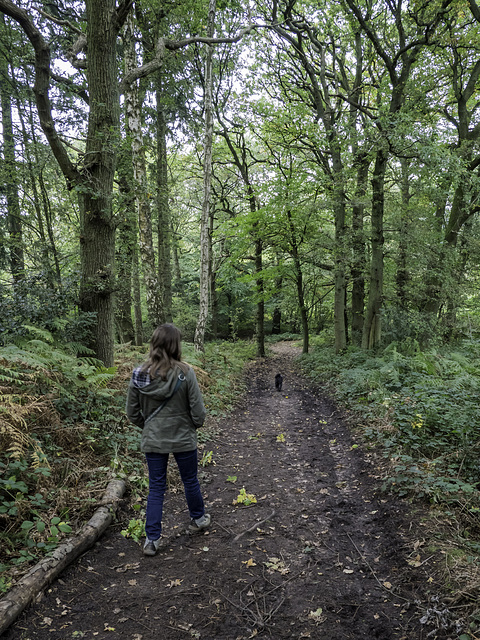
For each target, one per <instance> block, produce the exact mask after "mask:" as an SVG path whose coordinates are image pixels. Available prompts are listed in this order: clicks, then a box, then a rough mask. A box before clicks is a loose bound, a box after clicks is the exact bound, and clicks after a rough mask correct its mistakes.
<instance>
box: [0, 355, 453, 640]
mask: <svg viewBox="0 0 480 640" xmlns="http://www.w3.org/2000/svg"><path fill="white" fill-rule="evenodd" d="M292 363H293V354H292V349H291V348H290V347H288V346H285V345H283V346H282V345H277V347H276V348H275V355H274V356H273V357H271V358H268V359H267V360H265V361H263V362H257V363H255V364H254V365H252V366H251V368H250V381H249V389H248V392H247V394H246V396H245V397H244V398H242V399H241V401H240V404H239V406H238V407H237V408H236V410H235V411H234V413H233V415H232V416H231V417H230V418H229V419H227V420H225V421H224V422H223V423H222V424H221V433H220V435H219V437H218V441H216V442H215V443H209V444H208V445H207V446H208V448H209V449H210V448H211V449H212V451H213V458H214V461H215V463H216V464H215V465H210V466H208V467H206V468H205V471H204V472H203V479H202V484H203V487H204V494H205V498H206V502H207V504H208V509H209V511H210V513H211V514H212V518H213V523H212V527H211V529H210V531H209V532H208V533H205V534H203V535H202V534H200V535H196V536H189V535H187V534H186V533H185V525H186V523H187V514H186V511H185V504H184V498H183V495H182V492H181V491H180V490H173V491H171V492H169V494H168V497H167V500H166V505H165V518H164V535H165V536H166V539H167V543H168V544H167V546H166V548H165V550H164V551H163V552H162V553H160V554H159V555H157V556H156V557H154V558H145V557H143V555H142V554H141V550H140V547H139V546H138V545H137V544H136V543H135V542H133V541H132V540H131V539H125V538H123V537H122V536H121V535H120V530H121V529H122V528H124V527H125V524H126V522H128V520H129V518H132V517H136V516H135V514H134V513H133V512H130V513H123V514H122V521H121V522H119V523H118V524H117V525H115V526H112V527H111V528H110V529H109V531H108V533H107V534H106V535H105V536H104V537H103V538H102V539H101V541H100V542H99V543H97V545H96V546H95V547H94V548H93V549H92V550H91V551H90V552H88V553H86V554H85V555H84V556H83V557H82V558H81V559H80V561H79V562H78V563H76V564H75V565H74V566H73V567H71V568H70V569H69V570H67V571H66V572H65V573H64V574H63V576H62V578H61V579H60V580H58V581H57V582H55V584H54V585H52V587H51V589H50V590H49V591H48V592H47V593H46V594H45V596H44V597H43V599H42V600H41V601H40V602H39V603H37V604H36V605H34V606H32V607H30V608H29V609H28V611H27V612H25V614H23V615H22V616H21V618H20V619H19V620H18V621H17V622H16V623H15V624H14V625H13V626H12V627H11V628H10V629H9V631H8V632H7V633H6V634H5V636H4V638H5V640H46V639H47V638H48V639H49V640H57V639H62V640H63V639H66V638H85V639H86V640H95V639H97V640H107V639H108V640H115V639H116V638H122V639H128V640H158V639H162V640H177V639H178V640H180V639H181V640H185V639H188V638H201V639H203V640H210V639H213V638H215V639H220V640H247V639H249V638H255V637H258V638H260V637H261V638H271V639H273V640H281V639H283V638H285V639H287V638H288V639H297V638H298V639H300V638H313V639H319V640H320V639H322V640H323V639H325V640H340V639H341V640H348V639H350V638H351V639H356V640H359V639H361V638H365V639H368V640H373V639H375V638H378V639H383V640H387V639H388V640H392V639H398V640H400V639H401V638H403V639H405V640H407V639H408V640H410V639H419V638H427V637H429V638H441V637H445V638H446V637H448V636H447V635H445V636H442V635H437V634H436V633H435V632H433V634H431V635H430V634H429V632H431V631H432V628H431V627H430V628H426V626H425V625H422V624H421V623H420V618H421V616H422V614H424V613H425V610H424V609H425V607H426V604H425V603H426V601H427V598H426V595H425V594H424V593H423V589H424V588H426V587H425V585H426V584H427V575H428V573H427V570H426V569H425V568H424V567H419V568H417V569H415V568H412V567H410V566H409V565H408V564H407V560H408V558H409V557H411V554H412V552H413V550H414V549H413V546H412V544H413V541H414V539H415V538H414V537H413V538H412V535H413V534H412V530H411V527H412V523H411V521H410V518H409V516H408V512H407V511H406V510H405V508H404V507H403V506H402V505H401V504H396V503H395V502H393V501H392V500H391V499H389V498H388V497H386V496H383V495H381V494H377V493H376V491H377V489H378V480H377V478H376V477H375V471H374V469H373V467H371V465H370V464H369V462H368V461H367V460H366V459H365V455H364V453H362V451H361V448H360V447H359V448H355V447H354V448H352V445H353V444H354V443H353V442H352V438H351V435H350V432H349V430H348V428H347V427H346V425H345V421H344V420H343V419H342V416H341V414H340V413H339V412H338V411H337V410H336V409H335V406H334V405H333V404H332V403H331V401H330V400H328V399H327V398H326V397H323V396H322V394H321V391H319V390H315V389H313V388H312V387H311V386H309V384H308V383H307V382H306V381H305V379H304V378H302V377H301V376H299V375H298V373H296V372H295V370H294V369H293V364H292ZM277 371H281V372H282V373H283V376H284V385H283V391H282V392H281V393H279V392H277V391H275V388H274V375H275V373H277ZM233 476H237V480H236V482H232V481H231V480H232V479H233V478H232V477H233ZM229 477H230V480H227V478H229ZM242 487H245V489H246V491H247V493H252V494H254V495H255V497H256V498H257V503H256V504H253V505H251V506H235V505H233V504H232V502H233V500H234V499H235V498H236V497H237V496H238V495H239V492H240V490H241V489H242ZM422 603H423V605H422Z"/></svg>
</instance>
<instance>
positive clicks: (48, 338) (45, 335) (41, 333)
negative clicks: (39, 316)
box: [22, 324, 54, 344]
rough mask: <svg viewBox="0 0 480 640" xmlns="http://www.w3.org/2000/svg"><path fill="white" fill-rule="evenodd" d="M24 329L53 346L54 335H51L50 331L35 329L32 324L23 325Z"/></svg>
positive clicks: (40, 328)
mask: <svg viewBox="0 0 480 640" xmlns="http://www.w3.org/2000/svg"><path fill="white" fill-rule="evenodd" d="M22 327H23V328H24V329H27V331H29V332H30V333H31V334H33V335H34V336H38V338H39V339H40V340H42V341H43V342H49V343H50V344H52V343H53V341H54V340H53V336H52V334H51V333H50V331H47V329H43V328H42V327H34V326H33V325H31V324H23V325H22Z"/></svg>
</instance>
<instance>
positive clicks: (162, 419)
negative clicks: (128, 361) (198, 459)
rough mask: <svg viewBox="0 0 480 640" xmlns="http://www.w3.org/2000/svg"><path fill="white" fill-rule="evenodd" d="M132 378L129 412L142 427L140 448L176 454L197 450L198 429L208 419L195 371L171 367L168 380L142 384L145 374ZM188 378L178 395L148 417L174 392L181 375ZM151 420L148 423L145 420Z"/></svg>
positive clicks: (156, 380) (128, 404)
mask: <svg viewBox="0 0 480 640" xmlns="http://www.w3.org/2000/svg"><path fill="white" fill-rule="evenodd" d="M138 371H139V369H135V371H134V374H133V375H132V378H131V380H130V384H129V387H128V393H127V405H126V413H127V416H128V418H129V420H130V421H131V422H133V424H136V425H137V426H139V427H141V428H142V437H141V444H140V448H141V450H142V451H143V452H144V453H174V452H180V451H193V450H194V449H196V448H197V432H196V430H197V429H198V428H199V427H201V426H202V425H203V422H204V420H205V415H206V411H205V405H204V403H203V398H202V393H201V391H200V388H199V386H198V382H197V378H196V376H195V371H194V370H193V369H192V368H191V367H188V371H187V373H185V374H184V373H183V371H182V370H181V369H180V367H178V366H177V367H175V368H174V369H170V371H169V372H168V374H167V379H166V380H164V379H162V378H160V376H159V377H157V378H153V379H151V380H150V379H149V377H148V376H145V374H143V378H144V379H145V377H146V378H147V383H146V384H142V382H143V381H144V380H143V381H142V375H141V374H140V375H135V374H136V373H137V372H138ZM179 376H181V377H182V378H184V379H183V380H182V381H181V383H180V385H179V386H178V388H177V391H176V392H175V393H174V395H173V396H172V397H171V398H170V399H169V400H168V401H167V403H166V404H165V406H164V407H162V409H160V411H159V412H158V413H157V414H156V415H155V416H153V417H152V418H151V419H150V420H148V416H150V415H151V414H152V413H153V412H154V411H155V409H157V408H158V407H159V405H161V404H162V402H163V401H164V400H165V399H166V398H168V397H169V396H171V395H172V393H173V391H174V389H175V385H176V384H177V380H178V377H179ZM146 419H147V423H146V424H145V420H146Z"/></svg>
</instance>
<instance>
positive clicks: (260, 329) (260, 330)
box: [255, 223, 265, 358]
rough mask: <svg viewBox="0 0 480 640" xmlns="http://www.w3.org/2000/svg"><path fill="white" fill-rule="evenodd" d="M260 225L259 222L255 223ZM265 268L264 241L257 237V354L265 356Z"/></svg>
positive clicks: (261, 356)
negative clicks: (263, 274) (263, 272)
mask: <svg viewBox="0 0 480 640" xmlns="http://www.w3.org/2000/svg"><path fill="white" fill-rule="evenodd" d="M255 227H258V223H257V224H256V225H255ZM262 270H263V242H262V240H261V239H260V238H258V237H257V239H256V240H255V273H256V289H257V313H256V330H255V335H256V340H257V356H258V357H259V358H264V357H265V292H264V288H265V287H264V282H263V276H262V275H261V274H262Z"/></svg>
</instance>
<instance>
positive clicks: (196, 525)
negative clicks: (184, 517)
mask: <svg viewBox="0 0 480 640" xmlns="http://www.w3.org/2000/svg"><path fill="white" fill-rule="evenodd" d="M210 521H211V517H210V514H209V513H205V514H204V515H203V516H201V517H200V518H192V519H191V520H190V524H189V525H188V529H189V531H191V532H192V533H195V532H196V531H202V530H203V529H206V528H207V527H209V526H210Z"/></svg>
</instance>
